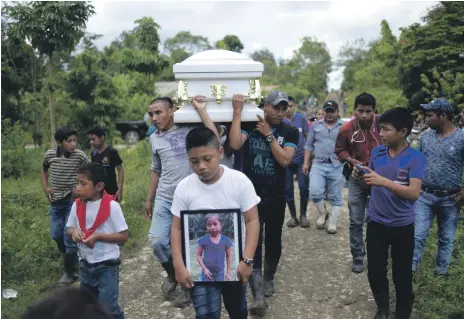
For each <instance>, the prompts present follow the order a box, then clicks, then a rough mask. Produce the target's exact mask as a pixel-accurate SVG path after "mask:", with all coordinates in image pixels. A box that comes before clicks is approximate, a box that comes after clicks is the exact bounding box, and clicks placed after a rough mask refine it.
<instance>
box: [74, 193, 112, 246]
mask: <svg viewBox="0 0 464 319" xmlns="http://www.w3.org/2000/svg"><path fill="white" fill-rule="evenodd" d="M112 200H113V196H111V195H108V194H107V193H106V192H105V191H103V197H102V200H101V203H100V208H99V209H98V213H97V218H96V219H95V222H94V223H93V225H92V227H90V228H89V229H87V230H86V229H85V226H86V216H87V212H86V210H87V205H86V201H81V200H80V198H78V199H76V210H77V219H78V220H79V226H81V230H82V232H83V233H84V237H83V238H82V239H84V238H88V237H90V236H91V235H92V234H93V233H94V232H95V231H96V230H97V228H98V227H100V226H101V225H102V224H103V223H104V222H105V221H106V220H107V219H108V217H110V203H111V201H112Z"/></svg>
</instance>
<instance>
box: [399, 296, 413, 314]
mask: <svg viewBox="0 0 464 319" xmlns="http://www.w3.org/2000/svg"><path fill="white" fill-rule="evenodd" d="M405 299H407V298H398V295H397V297H396V311H395V319H409V318H410V317H411V313H412V306H413V304H414V295H413V296H412V299H410V300H405Z"/></svg>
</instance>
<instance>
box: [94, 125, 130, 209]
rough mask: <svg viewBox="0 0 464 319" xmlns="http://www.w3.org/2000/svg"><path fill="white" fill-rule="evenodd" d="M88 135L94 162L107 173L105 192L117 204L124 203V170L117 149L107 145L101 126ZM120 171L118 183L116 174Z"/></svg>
mask: <svg viewBox="0 0 464 319" xmlns="http://www.w3.org/2000/svg"><path fill="white" fill-rule="evenodd" d="M87 135H88V137H89V141H90V145H91V146H92V147H93V150H92V154H91V158H92V162H95V163H99V164H100V165H102V166H103V168H104V169H105V171H106V182H105V191H106V192H107V193H108V194H110V195H113V196H114V200H115V201H117V202H121V201H122V186H123V183H124V168H122V160H121V157H119V153H118V151H117V150H116V149H114V148H112V147H111V146H109V145H106V141H105V135H106V134H105V130H104V129H103V128H102V127H100V126H95V127H93V128H91V129H90V130H89V131H88V132H87ZM115 170H117V171H118V182H116V172H115Z"/></svg>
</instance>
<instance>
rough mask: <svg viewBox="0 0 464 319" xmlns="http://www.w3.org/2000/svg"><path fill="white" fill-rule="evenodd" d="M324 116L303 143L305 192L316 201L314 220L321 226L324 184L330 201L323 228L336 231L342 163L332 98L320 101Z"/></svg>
mask: <svg viewBox="0 0 464 319" xmlns="http://www.w3.org/2000/svg"><path fill="white" fill-rule="evenodd" d="M323 109H324V112H325V117H324V119H321V120H319V121H317V122H315V123H314V124H313V125H311V129H310V130H309V134H308V138H307V140H306V144H305V158H304V164H303V171H304V173H305V174H308V172H310V176H309V193H310V196H311V200H312V201H313V202H314V204H315V205H316V208H317V211H318V213H319V217H318V219H317V221H316V227H317V228H318V229H324V225H325V222H326V217H327V212H326V210H325V206H324V198H325V191H326V186H327V189H328V194H327V198H328V200H329V202H330V204H331V205H332V211H331V213H330V216H329V224H328V227H327V232H328V233H329V234H335V233H336V232H337V221H338V216H339V215H340V211H341V209H342V206H343V197H342V191H343V184H344V180H343V175H342V172H343V165H342V164H341V163H340V161H339V160H338V158H337V155H336V154H335V141H336V140H337V135H338V132H339V131H340V128H341V126H342V125H343V123H342V122H341V121H339V119H338V104H337V102H335V101H327V102H325V103H324V107H323Z"/></svg>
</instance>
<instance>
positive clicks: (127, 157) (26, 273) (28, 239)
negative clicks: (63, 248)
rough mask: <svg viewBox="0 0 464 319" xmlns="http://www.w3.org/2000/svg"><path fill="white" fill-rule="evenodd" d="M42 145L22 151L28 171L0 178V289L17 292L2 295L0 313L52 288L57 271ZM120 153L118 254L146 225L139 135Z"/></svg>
mask: <svg viewBox="0 0 464 319" xmlns="http://www.w3.org/2000/svg"><path fill="white" fill-rule="evenodd" d="M44 151H45V150H44V149H34V150H30V151H28V153H27V154H28V158H29V159H30V163H29V165H30V170H29V171H30V173H29V174H27V175H26V176H25V177H23V178H20V179H18V180H14V179H2V194H1V199H2V252H1V254H2V269H1V274H2V289H4V288H11V289H15V290H17V291H18V293H19V296H18V298H17V299H14V300H2V303H1V307H2V309H1V310H2V311H1V318H5V319H10V318H12V319H13V318H14V319H17V318H19V317H20V314H21V313H22V312H24V310H25V309H26V308H27V306H29V305H30V304H31V303H33V302H34V301H36V300H37V299H39V298H41V297H43V296H44V295H45V294H47V293H48V292H49V291H51V290H52V289H53V288H55V283H56V282H57V281H58V279H59V278H60V276H61V260H60V258H61V257H60V254H59V253H58V250H57V248H56V245H55V243H54V242H53V240H52V239H51V237H50V224H49V217H48V209H49V205H48V202H47V200H46V198H45V196H44V194H43V192H42V187H41V182H40V168H41V163H42V158H43V154H44ZM120 155H121V158H122V160H123V161H124V169H125V177H126V178H125V183H124V184H125V185H124V198H123V202H122V203H121V206H122V209H123V212H124V216H125V219H126V222H127V224H128V225H129V240H128V242H127V243H125V244H124V246H123V247H122V253H121V257H122V258H124V256H125V255H128V254H130V253H131V252H132V251H137V250H138V249H139V248H140V247H142V246H144V245H145V243H146V240H147V234H148V230H149V228H150V223H149V222H148V221H147V220H146V219H145V218H144V217H143V207H144V203H145V197H146V192H147V189H148V183H149V172H150V161H151V155H150V147H149V145H148V143H147V142H146V141H144V142H141V143H139V144H138V145H137V146H136V147H134V148H129V149H125V150H123V151H120Z"/></svg>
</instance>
